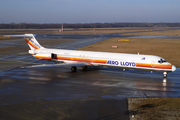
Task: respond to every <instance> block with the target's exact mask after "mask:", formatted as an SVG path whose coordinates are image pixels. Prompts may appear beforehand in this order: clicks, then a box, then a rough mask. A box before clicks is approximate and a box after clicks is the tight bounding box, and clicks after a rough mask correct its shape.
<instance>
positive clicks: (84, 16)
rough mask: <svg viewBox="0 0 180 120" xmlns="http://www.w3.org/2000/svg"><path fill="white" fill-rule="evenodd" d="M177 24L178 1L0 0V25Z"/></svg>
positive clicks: (178, 18)
mask: <svg viewBox="0 0 180 120" xmlns="http://www.w3.org/2000/svg"><path fill="white" fill-rule="evenodd" d="M11 22H14V23H21V22H26V23H97V22H100V23H105V22H108V23H112V22H180V0H0V23H11Z"/></svg>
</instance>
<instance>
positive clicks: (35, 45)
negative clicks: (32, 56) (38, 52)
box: [25, 38, 41, 49]
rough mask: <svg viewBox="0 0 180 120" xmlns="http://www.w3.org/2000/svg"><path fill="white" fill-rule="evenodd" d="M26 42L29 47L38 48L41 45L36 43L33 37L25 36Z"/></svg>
mask: <svg viewBox="0 0 180 120" xmlns="http://www.w3.org/2000/svg"><path fill="white" fill-rule="evenodd" d="M25 40H26V42H27V44H28V45H29V46H30V47H33V48H34V49H39V48H41V45H39V44H38V43H36V42H35V40H34V38H30V39H27V38H25Z"/></svg>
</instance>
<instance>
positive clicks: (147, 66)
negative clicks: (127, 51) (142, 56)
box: [136, 63, 172, 69]
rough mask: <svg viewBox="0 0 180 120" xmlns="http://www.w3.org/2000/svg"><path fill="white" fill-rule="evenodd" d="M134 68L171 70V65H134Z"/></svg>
mask: <svg viewBox="0 0 180 120" xmlns="http://www.w3.org/2000/svg"><path fill="white" fill-rule="evenodd" d="M136 67H145V68H157V69H172V65H163V64H145V63H136Z"/></svg>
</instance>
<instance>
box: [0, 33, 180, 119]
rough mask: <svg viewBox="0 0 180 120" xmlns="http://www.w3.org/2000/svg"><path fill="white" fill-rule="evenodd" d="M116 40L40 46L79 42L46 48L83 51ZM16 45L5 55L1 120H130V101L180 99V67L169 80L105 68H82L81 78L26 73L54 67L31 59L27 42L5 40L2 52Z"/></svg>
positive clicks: (59, 70) (62, 71)
mask: <svg viewBox="0 0 180 120" xmlns="http://www.w3.org/2000/svg"><path fill="white" fill-rule="evenodd" d="M112 37H121V34H105V35H49V34H37V36H36V38H37V40H39V42H40V43H41V42H43V41H47V40H48V39H73V40H72V41H67V42H63V43H61V44H54V45H52V44H51V45H48V44H47V45H45V47H49V48H60V49H77V48H80V47H83V46H86V45H89V44H93V43H95V42H99V41H102V40H106V39H108V38H112ZM41 45H42V44H41ZM12 46H13V50H12V51H9V50H7V51H4V52H3V54H1V55H0V119H18V120H19V119H63V120H66V119H84V120H91V119H93V120H94V119H97V120H105V119H113V120H116V119H123V120H128V119H130V117H129V111H128V101H127V98H134V97H135V98H147V97H179V96H180V81H179V80H180V74H179V72H180V68H177V70H176V71H175V72H173V73H169V74H168V78H167V79H164V78H163V74H162V73H150V72H147V71H136V70H126V71H123V70H122V69H117V68H104V67H98V68H96V67H89V68H88V70H87V71H83V70H82V69H81V68H79V69H78V71H77V72H76V73H72V72H71V71H70V68H69V67H55V68H22V66H28V65H33V64H38V63H41V64H51V63H52V62H49V61H42V60H37V59H36V58H34V57H32V56H31V55H29V54H28V51H27V50H28V49H29V48H28V46H27V45H26V43H25V40H23V39H16V40H6V41H3V40H2V41H0V49H1V48H3V49H4V48H6V49H8V48H10V49H11V48H12ZM42 46H43V45H42ZM14 48H17V50H15V49H14ZM26 49H27V50H26ZM23 50H26V51H23ZM6 53H8V54H6Z"/></svg>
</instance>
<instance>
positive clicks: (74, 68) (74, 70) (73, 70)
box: [71, 66, 87, 72]
mask: <svg viewBox="0 0 180 120" xmlns="http://www.w3.org/2000/svg"><path fill="white" fill-rule="evenodd" d="M82 69H83V70H84V71H86V70H87V66H82ZM71 71H72V72H76V71H77V67H76V66H72V67H71Z"/></svg>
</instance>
